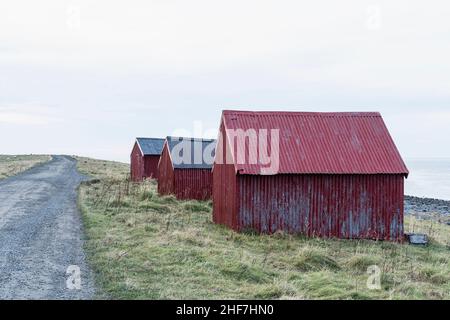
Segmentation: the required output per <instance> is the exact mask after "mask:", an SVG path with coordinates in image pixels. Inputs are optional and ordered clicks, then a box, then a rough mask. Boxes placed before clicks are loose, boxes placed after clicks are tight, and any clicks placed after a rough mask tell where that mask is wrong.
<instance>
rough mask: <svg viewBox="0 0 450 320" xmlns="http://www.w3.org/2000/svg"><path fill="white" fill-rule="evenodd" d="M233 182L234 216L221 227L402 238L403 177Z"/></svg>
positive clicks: (299, 177)
mask: <svg viewBox="0 0 450 320" xmlns="http://www.w3.org/2000/svg"><path fill="white" fill-rule="evenodd" d="M237 184H238V185H237V189H238V195H239V196H238V197H237V198H236V207H237V210H236V211H235V218H234V219H233V221H231V222H232V223H231V224H230V221H229V220H228V221H226V220H222V223H224V224H226V225H228V226H229V227H231V228H233V229H235V230H238V231H241V230H244V229H253V230H257V231H259V232H261V233H273V232H275V231H277V230H283V231H286V232H289V233H300V234H305V235H308V236H319V237H336V238H346V239H358V238H365V239H380V240H393V241H401V240H402V239H403V200H404V196H403V193H404V176H403V175H276V176H251V175H238V176H237ZM222 190H224V189H222ZM215 192H219V191H218V190H215ZM215 208H216V207H215ZM222 209H223V208H222ZM224 214H225V215H226V214H227V213H226V212H223V211H217V212H215V217H220V216H222V215H224ZM228 214H229V213H228Z"/></svg>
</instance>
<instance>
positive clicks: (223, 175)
mask: <svg viewBox="0 0 450 320" xmlns="http://www.w3.org/2000/svg"><path fill="white" fill-rule="evenodd" d="M212 175H213V191H212V192H213V194H212V198H213V221H214V223H217V224H222V225H226V226H228V227H230V228H233V229H235V225H236V221H237V219H236V218H237V211H236V209H237V207H236V204H237V201H236V195H237V183H236V182H237V177H236V174H235V172H234V166H233V165H232V164H222V165H219V166H216V167H215V168H214V170H213V173H212Z"/></svg>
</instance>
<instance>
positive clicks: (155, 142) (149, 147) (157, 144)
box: [130, 138, 164, 182]
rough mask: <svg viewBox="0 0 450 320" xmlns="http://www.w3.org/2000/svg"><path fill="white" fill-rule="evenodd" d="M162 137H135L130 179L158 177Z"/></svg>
mask: <svg viewBox="0 0 450 320" xmlns="http://www.w3.org/2000/svg"><path fill="white" fill-rule="evenodd" d="M163 145H164V139H159V138H136V142H135V143H134V146H133V150H132V152H131V162H130V163H131V165H130V169H131V180H132V181H135V182H139V181H142V180H144V179H157V178H158V162H159V158H160V156H161V152H162V148H163Z"/></svg>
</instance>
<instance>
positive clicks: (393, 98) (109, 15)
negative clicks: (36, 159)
mask: <svg viewBox="0 0 450 320" xmlns="http://www.w3.org/2000/svg"><path fill="white" fill-rule="evenodd" d="M449 17H450V2H448V1H445V0H442V1H436V0H432V1H423V0H421V1H419V0H408V1H406V0H404V1H402V0H395V1H392V0H391V1H375V0H374V1H365V0H355V1H335V0H334V1H332V0H330V1H298V0H296V1H282V0H276V1H264V0H257V1H256V0H255V1H253V0H250V1H249V0H246V1H242V0H240V1H235V0H227V1H223V0H222V1H214V0H204V1H198V0H190V1H186V0H180V1H174V0H157V1H151V0H146V1H133V0H131V1H130V0H128V1H112V0H108V1H106V0H105V1H103V0H102V1H99V0H96V1H92V0H86V1H82V0H78V1H77V0H71V1H64V0H54V1H50V0H40V1H20V0H19V1H18V0H14V1H2V2H0V137H1V138H0V153H2V154H3V153H8V154H18V153H65V154H79V155H86V156H92V157H97V158H104V159H113V160H122V161H128V160H129V153H130V151H131V146H132V143H133V141H134V138H135V137H136V136H157V137H164V136H166V135H169V134H177V133H180V132H181V133H184V134H188V133H191V134H193V135H194V134H195V135H203V136H206V137H215V136H216V130H217V126H218V124H219V120H220V111H221V110H222V109H224V108H226V109H250V110H299V111H349V110H351V111H380V112H381V113H382V114H383V116H384V118H385V121H386V123H387V125H388V127H389V129H390V130H391V133H392V135H393V137H394V140H395V141H396V143H397V144H398V147H399V149H400V151H401V153H402V154H403V156H404V157H405V158H407V159H408V158H415V157H450V148H449V146H450V143H449V142H450V108H449V107H450V58H449V57H450V19H449ZM200 127H202V128H200ZM195 128H197V129H196V130H195V131H198V132H194V129H195Z"/></svg>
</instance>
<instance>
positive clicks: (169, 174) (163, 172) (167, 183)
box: [158, 143, 175, 195]
mask: <svg viewBox="0 0 450 320" xmlns="http://www.w3.org/2000/svg"><path fill="white" fill-rule="evenodd" d="M174 176H175V174H174V171H173V166H172V160H171V159H170V153H169V149H168V147H167V143H165V144H164V147H163V151H162V153H161V159H160V160H159V165H158V193H159V194H160V195H168V194H173V193H174V190H175V179H174Z"/></svg>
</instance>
